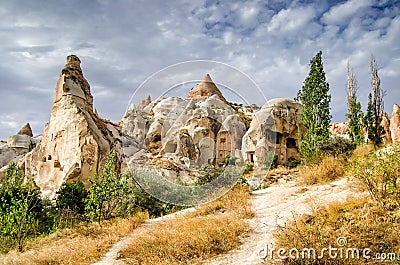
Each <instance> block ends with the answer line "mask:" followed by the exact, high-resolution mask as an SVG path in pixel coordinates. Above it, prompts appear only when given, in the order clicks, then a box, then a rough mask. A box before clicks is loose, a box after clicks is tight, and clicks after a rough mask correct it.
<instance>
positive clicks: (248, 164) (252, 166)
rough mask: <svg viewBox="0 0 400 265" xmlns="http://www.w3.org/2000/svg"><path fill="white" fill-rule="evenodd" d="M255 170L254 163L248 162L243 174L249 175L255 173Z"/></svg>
mask: <svg viewBox="0 0 400 265" xmlns="http://www.w3.org/2000/svg"><path fill="white" fill-rule="evenodd" d="M253 169H254V163H253V162H247V163H246V165H245V166H244V170H243V174H244V175H245V174H248V173H249V172H251V171H253Z"/></svg>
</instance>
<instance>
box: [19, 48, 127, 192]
mask: <svg viewBox="0 0 400 265" xmlns="http://www.w3.org/2000/svg"><path fill="white" fill-rule="evenodd" d="M119 130H120V129H119V128H118V126H117V125H116V124H114V123H111V122H109V121H106V120H103V119H101V118H99V117H98V115H97V114H96V113H95V111H94V110H93V97H92V95H91V92H90V86H89V83H88V82H87V81H86V79H85V78H84V76H83V74H82V69H81V67H80V60H79V58H78V57H77V56H75V55H70V56H68V57H67V63H66V65H65V66H64V68H63V69H62V70H61V73H60V77H59V79H58V82H57V86H56V91H55V96H54V104H53V107H52V110H51V117H50V121H49V122H48V123H47V124H46V126H45V129H44V133H43V137H42V139H41V141H40V142H39V143H38V144H37V146H36V147H35V148H34V149H33V150H32V152H31V153H29V154H28V155H27V156H26V167H27V169H29V170H30V174H31V175H32V176H33V177H34V180H35V182H36V184H37V186H38V187H39V188H40V189H41V191H42V193H43V195H44V196H45V197H48V198H53V197H54V196H55V192H56V191H57V190H58V189H59V187H60V186H61V184H62V183H63V182H65V181H68V180H71V179H80V180H82V181H83V182H84V183H85V184H86V185H89V182H88V179H89V178H91V177H92V176H93V174H94V172H95V171H96V170H97V171H99V170H100V169H101V167H102V166H103V164H104V160H105V158H106V157H107V155H108V154H110V153H111V152H112V151H113V150H118V149H119V145H120V140H119Z"/></svg>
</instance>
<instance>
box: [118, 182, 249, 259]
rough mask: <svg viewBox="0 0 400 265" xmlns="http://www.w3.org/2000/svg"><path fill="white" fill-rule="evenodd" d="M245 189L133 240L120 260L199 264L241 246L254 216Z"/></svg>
mask: <svg viewBox="0 0 400 265" xmlns="http://www.w3.org/2000/svg"><path fill="white" fill-rule="evenodd" d="M249 196H250V193H249V191H248V188H247V187H244V186H241V185H240V186H237V187H235V188H234V189H233V190H232V191H230V192H228V193H227V194H226V195H225V196H223V197H222V198H220V199H218V200H216V201H213V202H211V203H209V204H206V205H203V206H201V207H200V208H199V209H197V210H196V211H195V212H193V213H188V214H186V215H184V216H182V217H178V218H174V219H173V220H168V221H166V222H165V223H162V224H159V225H157V226H156V227H154V228H153V229H152V230H151V231H149V232H148V233H146V234H142V235H140V236H138V238H136V239H135V241H134V242H133V243H132V244H131V245H129V246H128V247H127V248H126V249H125V250H124V251H122V252H121V253H120V259H121V260H124V261H125V262H127V263H128V264H199V263H201V261H204V260H205V259H208V258H210V257H212V256H215V255H217V254H221V253H226V252H227V251H229V250H231V249H233V248H235V247H237V246H239V245H240V237H241V236H244V235H245V234H246V232H247V231H248V227H247V224H246V220H245V219H248V218H251V217H252V216H253V214H252V212H251V210H250V206H249V204H248V199H249Z"/></svg>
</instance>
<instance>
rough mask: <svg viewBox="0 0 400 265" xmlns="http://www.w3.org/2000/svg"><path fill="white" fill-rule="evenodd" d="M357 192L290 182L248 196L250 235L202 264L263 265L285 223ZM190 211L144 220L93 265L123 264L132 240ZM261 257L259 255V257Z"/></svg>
mask: <svg viewBox="0 0 400 265" xmlns="http://www.w3.org/2000/svg"><path fill="white" fill-rule="evenodd" d="M355 194H357V192H356V191H355V190H354V189H352V188H351V183H350V182H348V181H347V179H340V180H337V181H335V182H332V183H329V184H326V185H320V186H311V187H300V186H296V184H295V182H294V181H291V182H285V183H280V184H276V185H273V186H271V187H269V188H267V189H263V190H259V191H255V192H253V193H252V197H251V203H252V209H253V210H254V212H255V216H254V218H252V219H251V220H250V221H249V226H250V228H251V231H252V232H251V234H250V236H249V237H246V238H244V239H243V244H242V245H241V246H240V247H239V248H238V249H235V250H232V251H230V252H229V253H227V254H224V255H220V256H217V257H216V258H214V259H212V260H209V261H207V262H205V263H204V264H207V265H225V264H226V265H228V264H229V265H231V264H240V265H247V264H251V265H255V264H266V263H268V260H267V261H263V260H262V257H261V256H262V255H260V250H262V249H265V246H266V245H267V244H268V246H269V247H271V246H272V245H273V244H274V241H273V232H274V231H275V230H276V229H277V228H278V227H280V226H283V225H284V224H285V223H286V222H288V221H290V220H293V216H295V215H296V214H305V213H311V212H312V210H313V208H314V209H316V208H317V207H318V206H320V205H325V204H328V203H330V202H334V201H344V200H346V198H348V197H349V196H353V195H355ZM188 211H194V208H190V209H186V210H184V211H181V212H177V213H175V214H171V215H167V216H164V217H160V218H156V219H151V220H147V221H146V222H145V223H144V224H143V225H142V226H141V227H140V228H138V229H135V230H134V231H133V232H132V233H131V234H129V235H128V236H126V237H125V238H123V239H122V240H120V241H119V242H117V243H116V244H115V245H114V246H113V247H112V248H111V249H110V250H109V251H108V253H106V255H105V256H104V257H103V258H102V259H101V260H100V261H99V262H97V263H94V265H106V264H107V265H110V264H125V263H124V262H123V261H118V260H117V256H118V252H119V251H120V250H122V249H124V248H125V247H126V246H127V245H129V243H130V242H131V241H132V240H134V238H135V237H136V236H138V235H139V234H142V233H146V232H147V231H148V230H150V229H152V227H153V226H154V225H155V224H158V223H160V222H163V221H165V220H167V219H171V218H174V217H175V216H176V215H181V214H184V213H186V212H188ZM261 254H262V253H261Z"/></svg>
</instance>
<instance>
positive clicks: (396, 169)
mask: <svg viewBox="0 0 400 265" xmlns="http://www.w3.org/2000/svg"><path fill="white" fill-rule="evenodd" d="M349 172H350V173H351V174H352V175H353V176H354V177H356V178H357V179H359V180H361V181H362V183H364V184H365V186H366V187H367V189H368V191H369V193H370V194H371V196H372V197H373V198H374V199H375V200H376V201H377V202H378V203H379V204H380V205H381V206H382V207H384V208H387V209H388V208H392V207H399V206H400V188H399V185H400V144H396V145H393V146H389V147H386V148H384V149H381V150H380V151H378V152H372V153H370V154H368V155H367V156H364V157H358V158H356V159H355V160H354V162H353V164H352V165H350V166H349Z"/></svg>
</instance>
